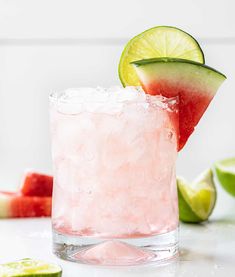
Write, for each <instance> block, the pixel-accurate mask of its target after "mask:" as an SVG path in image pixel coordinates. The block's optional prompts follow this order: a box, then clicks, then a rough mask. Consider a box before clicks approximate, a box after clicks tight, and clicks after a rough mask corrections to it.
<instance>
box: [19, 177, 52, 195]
mask: <svg viewBox="0 0 235 277" xmlns="http://www.w3.org/2000/svg"><path fill="white" fill-rule="evenodd" d="M52 189H53V177H52V176H49V175H45V174H41V173H36V172H27V173H26V174H25V176H24V180H23V185H22V187H21V193H22V194H23V195H25V196H52Z"/></svg>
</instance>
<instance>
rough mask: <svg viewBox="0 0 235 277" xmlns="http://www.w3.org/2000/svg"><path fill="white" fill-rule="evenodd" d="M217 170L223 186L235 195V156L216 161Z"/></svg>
mask: <svg viewBox="0 0 235 277" xmlns="http://www.w3.org/2000/svg"><path fill="white" fill-rule="evenodd" d="M215 172H216V175H217V177H218V180H219V182H220V184H221V186H222V187H223V188H224V189H225V190H226V191H227V192H228V193H229V194H230V195H232V196H234V197H235V158H230V159H225V160H222V161H219V162H217V163H215Z"/></svg>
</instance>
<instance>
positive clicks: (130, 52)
mask: <svg viewBox="0 0 235 277" xmlns="http://www.w3.org/2000/svg"><path fill="white" fill-rule="evenodd" d="M159 57H172V58H181V59H186V60H192V61H195V62H199V63H204V62H205V60H204V54H203V52H202V49H201V47H200V45H199V44H198V42H197V41H196V40H195V39H194V38H193V37H192V36H191V35H189V34H188V33H186V32H184V31H182V30H180V29H178V28H175V27H169V26H157V27H154V28H151V29H149V30H146V31H145V32H143V33H141V34H139V35H137V36H135V37H134V38H132V39H131V40H130V41H129V42H128V43H127V45H126V47H125V49H124V50H123V52H122V55H121V59H120V62H119V68H118V71H119V78H120V80H121V82H122V84H123V86H128V85H129V86H139V85H140V82H139V78H138V77H137V75H136V73H135V70H134V68H133V66H132V65H131V64H130V63H131V62H133V61H137V60H141V59H148V58H159Z"/></svg>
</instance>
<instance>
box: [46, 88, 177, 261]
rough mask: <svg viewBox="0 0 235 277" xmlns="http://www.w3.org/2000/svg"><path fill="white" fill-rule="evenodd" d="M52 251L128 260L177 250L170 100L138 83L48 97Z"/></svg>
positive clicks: (158, 257)
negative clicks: (152, 94) (147, 91)
mask: <svg viewBox="0 0 235 277" xmlns="http://www.w3.org/2000/svg"><path fill="white" fill-rule="evenodd" d="M50 119H51V137H52V160H53V172H54V187H53V209H52V229H53V251H54V253H55V254H56V255H57V256H58V257H60V258H62V259H66V260H70V261H75V262H80V263H89V264H101V265H136V264H145V263H151V262H159V261H162V260H167V259H170V258H172V257H175V256H177V252H178V199H177V188H176V176H175V162H176V157H177V142H178V101H177V98H170V99H169V98H164V97H162V96H150V95H146V94H145V93H144V92H143V91H142V90H141V89H140V88H136V87H126V88H118V87H115V88H110V89H102V88H79V89H67V90H65V91H63V92H56V93H53V94H51V95H50Z"/></svg>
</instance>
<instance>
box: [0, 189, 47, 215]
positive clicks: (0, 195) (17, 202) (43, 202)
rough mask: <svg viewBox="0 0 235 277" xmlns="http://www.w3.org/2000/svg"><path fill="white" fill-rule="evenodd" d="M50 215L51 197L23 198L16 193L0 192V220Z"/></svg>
mask: <svg viewBox="0 0 235 277" xmlns="http://www.w3.org/2000/svg"><path fill="white" fill-rule="evenodd" d="M50 215H51V197H39V196H23V195H21V194H20V193H18V192H3V191H1V192H0V218H10V217H41V216H50Z"/></svg>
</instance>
